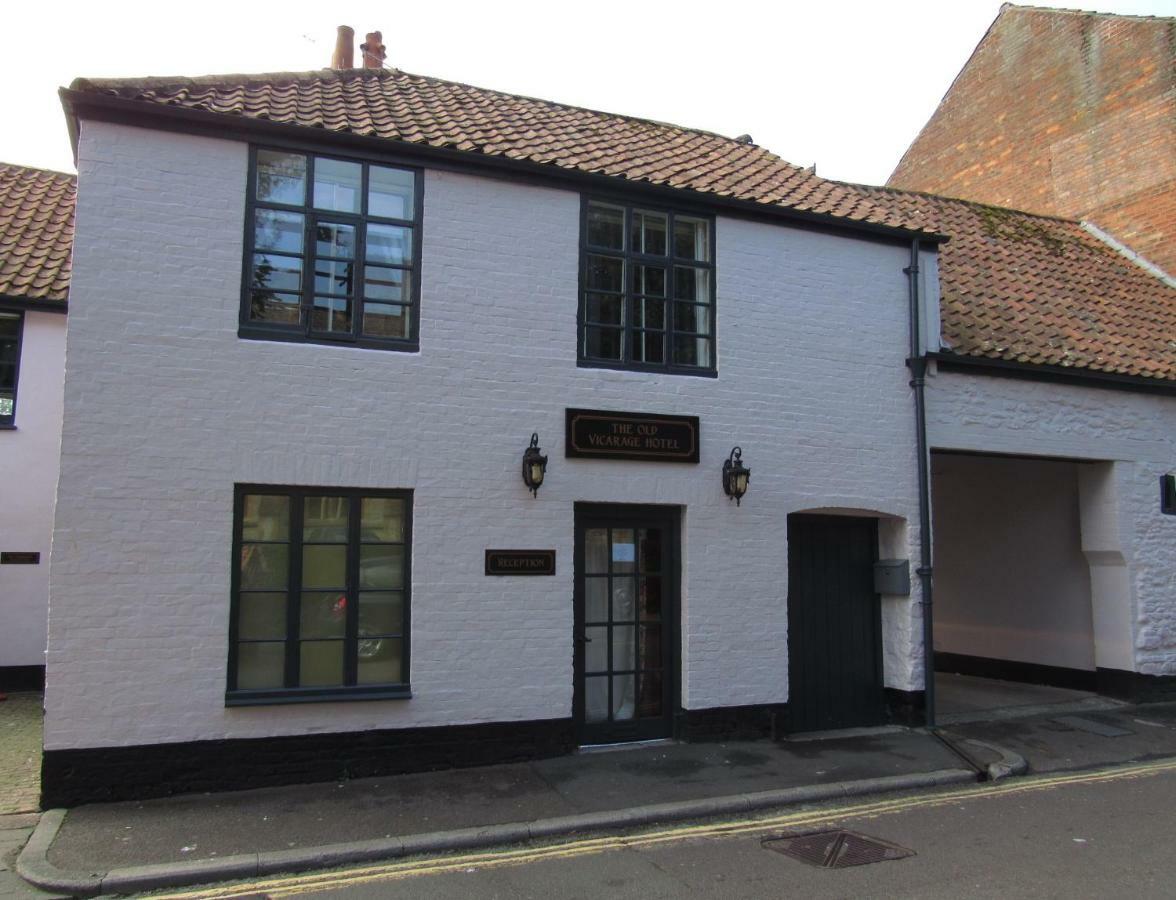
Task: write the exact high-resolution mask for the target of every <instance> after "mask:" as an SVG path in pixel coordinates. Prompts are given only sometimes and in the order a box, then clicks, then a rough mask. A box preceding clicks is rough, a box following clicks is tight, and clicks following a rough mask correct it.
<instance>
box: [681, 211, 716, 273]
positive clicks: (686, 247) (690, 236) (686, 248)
mask: <svg viewBox="0 0 1176 900" xmlns="http://www.w3.org/2000/svg"><path fill="white" fill-rule="evenodd" d="M708 226H709V223H708V222H707V221H706V220H705V219H691V218H688V217H686V216H676V217H675V218H674V256H677V257H679V258H680V259H697V260H699V261H700V262H707V261H709V260H710V230H709V227H708Z"/></svg>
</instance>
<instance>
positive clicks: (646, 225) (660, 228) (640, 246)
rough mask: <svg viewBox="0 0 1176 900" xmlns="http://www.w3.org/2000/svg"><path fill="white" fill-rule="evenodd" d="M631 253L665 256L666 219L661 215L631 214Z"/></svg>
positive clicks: (648, 213)
mask: <svg viewBox="0 0 1176 900" xmlns="http://www.w3.org/2000/svg"><path fill="white" fill-rule="evenodd" d="M632 247H633V252H634V253H648V254H650V255H651V256H665V255H666V217H665V216H663V215H662V214H661V213H651V212H637V211H634V213H633V243H632Z"/></svg>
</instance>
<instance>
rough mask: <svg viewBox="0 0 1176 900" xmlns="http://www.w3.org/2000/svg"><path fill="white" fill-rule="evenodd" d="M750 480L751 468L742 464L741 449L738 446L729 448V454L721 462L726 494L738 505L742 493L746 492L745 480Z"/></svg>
mask: <svg viewBox="0 0 1176 900" xmlns="http://www.w3.org/2000/svg"><path fill="white" fill-rule="evenodd" d="M749 481H751V469H749V468H747V467H746V466H745V465H743V451H742V450H741V449H740V448H739V447H733V448H731V455H730V456H728V457H727V461H726V462H725V463H723V490H724V491H725V492H726V494H727V496H728V497H730V498H731V499H732V500H734V501H735V505H736V506H738V505H739V501H740V500H742V499H743V495H744V494H746V493H747V482H749Z"/></svg>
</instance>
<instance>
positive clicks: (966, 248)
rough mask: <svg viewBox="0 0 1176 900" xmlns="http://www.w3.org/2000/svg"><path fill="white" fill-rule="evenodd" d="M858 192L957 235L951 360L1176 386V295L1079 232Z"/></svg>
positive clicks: (1054, 223)
mask: <svg viewBox="0 0 1176 900" xmlns="http://www.w3.org/2000/svg"><path fill="white" fill-rule="evenodd" d="M847 187H851V186H849V185H847ZM856 187H857V189H858V190H860V191H862V192H863V193H866V194H868V195H870V196H872V197H874V198H875V199H876V200H877V201H878V202H879V203H887V204H891V205H893V206H894V207H895V208H896V209H897V211H898V212H900V213H901V214H903V215H909V216H917V217H918V218H920V219H921V220H922V221H924V222H925V224H926V225H927V226H928V227H929V228H932V229H933V230H935V231H938V232H941V233H943V234H947V235H949V236H950V237H951V240H950V241H949V242H948V243H946V244H942V245H940V248H939V284H940V293H941V297H940V310H941V320H942V337H943V340H944V342H945V343H946V344H947V345H948V349H949V350H950V351H951V352H952V353H955V354H959V355H963V356H972V357H986V358H990V359H1001V360H1008V361H1015V362H1022V363H1030V364H1037V365H1049V366H1071V367H1074V368H1080V369H1088V370H1093V371H1096V372H1107V373H1113V374H1117V375H1132V376H1139V377H1144V378H1155V379H1157V380H1165V381H1166V380H1176V288H1174V287H1172V286H1171V285H1169V284H1167V283H1165V282H1164V281H1163V280H1161V279H1160V278H1158V277H1156V276H1155V275H1153V274H1152V273H1150V272H1148V271H1147V270H1146V269H1144V268H1142V267H1141V266H1139V265H1137V264H1136V263H1134V262H1132V261H1131V260H1129V259H1127V258H1126V257H1125V256H1123V255H1122V254H1120V253H1119V252H1117V251H1116V250H1114V249H1113V248H1112V247H1110V246H1108V245H1107V244H1105V243H1104V242H1103V241H1101V240H1099V239H1098V238H1097V237H1095V236H1094V235H1093V234H1091V233H1090V232H1088V231H1087V230H1086V229H1085V228H1083V227H1082V225H1081V223H1079V222H1075V221H1070V220H1067V219H1058V218H1052V217H1048V216H1037V215H1032V214H1030V213H1024V212H1018V211H1015V210H1011V209H1004V208H1002V207H997V206H988V205H986V204H983V203H973V202H971V201H967V200H955V199H950V198H947V197H939V196H936V195H933V194H921V193H916V192H913V191H899V190H894V189H888V188H873V187H863V186H856Z"/></svg>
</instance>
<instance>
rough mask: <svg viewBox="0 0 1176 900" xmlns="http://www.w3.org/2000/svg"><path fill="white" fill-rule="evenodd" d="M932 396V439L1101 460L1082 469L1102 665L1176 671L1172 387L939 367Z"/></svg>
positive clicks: (940, 445) (938, 445) (1175, 418)
mask: <svg viewBox="0 0 1176 900" xmlns="http://www.w3.org/2000/svg"><path fill="white" fill-rule="evenodd" d="M927 399H928V403H927V406H928V431H929V437H930V443H931V447H932V448H933V449H956V450H974V451H981V452H989V453H1005V454H1016V455H1025V456H1052V457H1064V458H1070V459H1075V460H1091V461H1095V462H1094V464H1086V465H1083V466H1081V467H1079V478H1078V488H1079V517H1080V528H1081V540H1082V550H1083V553H1084V554H1085V556H1086V558H1087V562H1088V563H1089V568H1090V579H1091V605H1092V615H1093V624H1094V640H1095V647H1094V653H1095V665H1096V666H1097V667H1099V668H1109V669H1121V670H1124V671H1138V672H1142V673H1144V674H1148V675H1172V674H1176V516H1164V515H1161V514H1160V496H1159V480H1160V476H1161V475H1162V474H1164V473H1165V472H1170V471H1172V470H1173V468H1176V398H1173V397H1165V396H1158V395H1151V394H1141V393H1131V392H1127V391H1121V390H1108V389H1105V388H1090V387H1079V386H1074V385H1065V384H1051V383H1048V382H1038V381H1025V380H1020V379H1012V378H993V377H985V376H978V375H965V374H961V373H958V372H952V373H946V372H939V373H937V374H935V375H934V376H933V377H932V378H931V379H930V380H929V386H928V398H927ZM933 488H934V485H933Z"/></svg>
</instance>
